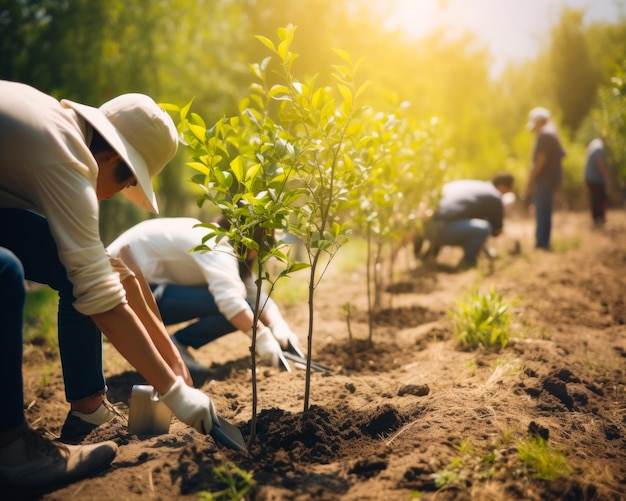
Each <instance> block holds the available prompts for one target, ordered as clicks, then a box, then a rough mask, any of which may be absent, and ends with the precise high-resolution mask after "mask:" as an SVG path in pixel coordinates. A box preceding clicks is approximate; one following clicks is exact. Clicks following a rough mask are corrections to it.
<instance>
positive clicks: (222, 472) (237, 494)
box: [199, 461, 255, 501]
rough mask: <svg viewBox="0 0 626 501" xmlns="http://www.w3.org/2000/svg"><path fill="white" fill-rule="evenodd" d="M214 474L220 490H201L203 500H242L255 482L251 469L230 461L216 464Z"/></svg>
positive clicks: (200, 495) (214, 479)
mask: <svg viewBox="0 0 626 501" xmlns="http://www.w3.org/2000/svg"><path fill="white" fill-rule="evenodd" d="M213 476H214V478H213V482H214V483H215V486H216V487H217V489H219V490H217V491H213V492H200V493H199V499H200V500H201V501H241V500H242V499H244V498H245V496H246V494H247V493H248V492H249V491H250V489H252V487H254V484H255V481H254V478H253V476H252V472H251V471H245V470H242V469H241V468H239V467H238V466H237V465H236V464H234V463H232V462H230V461H227V462H225V463H222V464H220V465H217V466H214V467H213Z"/></svg>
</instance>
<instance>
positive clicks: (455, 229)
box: [432, 219, 493, 266]
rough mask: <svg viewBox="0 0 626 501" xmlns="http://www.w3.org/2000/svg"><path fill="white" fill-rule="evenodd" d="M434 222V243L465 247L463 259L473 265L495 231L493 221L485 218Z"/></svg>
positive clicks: (439, 245)
mask: <svg viewBox="0 0 626 501" xmlns="http://www.w3.org/2000/svg"><path fill="white" fill-rule="evenodd" d="M432 223H433V231H434V233H433V242H432V243H433V244H434V245H436V246H438V247H441V246H444V245H451V246H454V247H463V260H464V261H465V262H466V263H467V264H469V265H471V266H475V265H476V260H477V258H478V254H479V253H480V250H481V249H482V248H483V246H484V245H485V242H486V241H487V238H489V235H491V233H492V231H493V228H492V227H491V223H489V221H486V220H484V219H459V220H458V221H442V220H435V221H433V222H432Z"/></svg>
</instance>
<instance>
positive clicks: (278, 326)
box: [269, 319, 300, 350]
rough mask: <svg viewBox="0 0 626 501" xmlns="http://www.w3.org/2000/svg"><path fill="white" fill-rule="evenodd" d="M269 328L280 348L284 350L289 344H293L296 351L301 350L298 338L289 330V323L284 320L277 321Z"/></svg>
mask: <svg viewBox="0 0 626 501" xmlns="http://www.w3.org/2000/svg"><path fill="white" fill-rule="evenodd" d="M269 327H270V329H271V330H272V334H274V337H275V338H276V341H278V342H279V343H280V346H281V347H282V348H283V349H286V348H287V346H288V345H289V343H291V346H293V347H294V348H295V349H296V350H300V340H299V339H298V336H296V334H295V333H294V332H293V331H292V330H291V329H290V328H289V326H288V325H287V322H285V321H284V320H282V319H280V320H275V321H274V322H272V323H271V324H270V325H269Z"/></svg>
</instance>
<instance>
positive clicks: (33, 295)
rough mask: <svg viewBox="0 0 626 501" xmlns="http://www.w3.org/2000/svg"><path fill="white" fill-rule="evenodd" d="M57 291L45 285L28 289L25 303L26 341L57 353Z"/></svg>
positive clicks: (24, 333)
mask: <svg viewBox="0 0 626 501" xmlns="http://www.w3.org/2000/svg"><path fill="white" fill-rule="evenodd" d="M58 303H59V299H58V294H57V292H56V291H54V290H52V289H50V288H48V287H44V288H39V287H37V288H34V289H31V290H28V291H27V293H26V302H25V304H24V329H23V336H24V342H25V343H30V344H34V345H37V346H41V347H43V348H45V349H46V350H48V351H52V352H54V353H56V351H57V350H58V348H57V346H58V344H57V306H58Z"/></svg>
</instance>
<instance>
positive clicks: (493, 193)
mask: <svg viewBox="0 0 626 501" xmlns="http://www.w3.org/2000/svg"><path fill="white" fill-rule="evenodd" d="M514 181H515V179H514V177H513V176H512V175H511V174H508V173H506V172H501V173H498V174H496V175H495V176H494V177H493V178H492V180H491V181H479V180H473V179H462V180H458V181H452V182H450V183H446V184H445V185H444V186H443V188H442V191H441V199H440V200H439V204H438V206H437V209H436V210H435V212H434V214H433V215H432V217H431V218H430V219H429V220H428V221H426V223H425V225H424V238H425V239H427V240H428V241H429V243H430V246H429V248H428V250H427V252H426V254H425V256H424V258H425V259H427V260H431V261H434V260H435V259H436V257H437V255H438V253H439V250H440V249H441V247H443V246H453V247H462V248H463V257H462V259H461V261H460V262H459V263H458V265H457V267H456V270H457V271H463V270H466V269H468V268H474V267H475V266H476V264H477V260H478V255H479V253H480V252H481V250H485V251H486V252H487V254H488V256H489V257H490V259H492V258H493V255H492V254H491V251H489V250H488V249H487V248H486V247H485V243H486V241H487V239H488V238H489V237H490V236H498V235H499V234H500V233H501V232H502V229H503V226H504V203H503V200H502V197H503V195H504V194H506V193H509V192H511V190H512V189H513V184H514ZM420 249H421V243H418V244H417V245H416V248H415V250H416V253H419V251H420Z"/></svg>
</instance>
